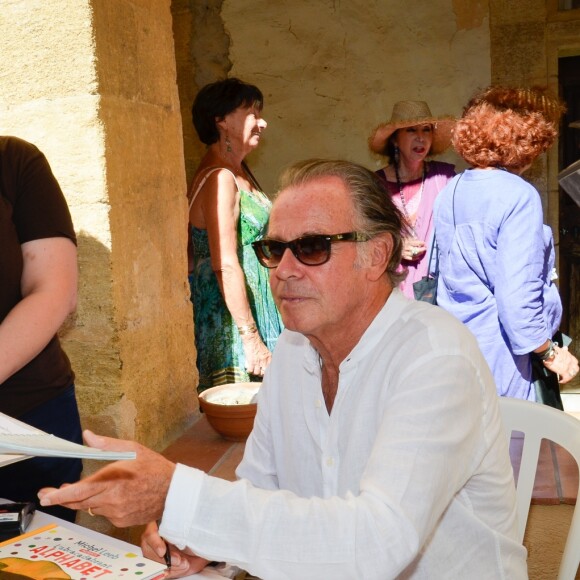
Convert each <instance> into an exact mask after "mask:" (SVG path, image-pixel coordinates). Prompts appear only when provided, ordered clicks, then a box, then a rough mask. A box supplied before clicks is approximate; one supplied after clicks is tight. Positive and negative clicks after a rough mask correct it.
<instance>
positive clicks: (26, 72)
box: [0, 0, 119, 412]
mask: <svg viewBox="0 0 580 580" xmlns="http://www.w3.org/2000/svg"><path fill="white" fill-rule="evenodd" d="M91 19H92V14H91V9H90V5H89V2H75V3H74V4H72V5H71V3H70V2H66V0H62V1H56V0H55V1H52V2H50V3H46V2H44V1H42V0H38V1H30V0H27V1H13V2H4V3H3V5H2V10H1V11H0V38H2V59H0V74H1V77H2V79H3V82H2V83H0V98H1V108H2V113H1V116H0V120H1V127H0V130H1V131H2V133H3V134H14V135H17V136H19V137H22V138H24V139H27V140H29V141H31V142H33V143H35V144H36V145H37V146H39V147H40V149H42V150H43V151H44V153H45V154H46V156H47V158H48V160H49V162H50V164H51V166H52V169H53V172H54V173H55V175H56V177H57V179H58V180H59V182H60V184H61V187H62V188H63V191H64V193H65V196H66V198H67V201H68V204H69V206H70V209H71V213H72V217H73V221H74V224H75V229H76V231H77V236H78V255H79V270H80V279H79V301H78V308H77V312H76V314H75V315H74V317H73V318H72V319H71V320H69V321H68V324H67V325H66V328H65V331H64V332H63V333H62V335H63V343H64V345H65V348H66V350H67V352H68V354H69V356H70V358H71V360H72V362H73V366H74V368H75V370H76V373H77V380H76V383H77V386H78V390H77V392H78V394H79V398H80V399H81V401H83V400H85V402H86V399H85V398H84V397H83V388H84V387H85V386H86V387H87V388H90V387H91V386H92V385H93V384H102V383H105V384H115V382H116V381H117V380H118V378H119V369H118V365H116V364H115V363H114V362H112V361H111V360H110V356H109V355H108V354H107V350H108V349H109V348H110V344H109V343H110V340H111V328H110V318H111V313H112V308H113V305H112V300H111V296H110V293H109V292H107V289H108V287H109V286H110V263H109V258H108V250H107V248H109V247H110V244H111V237H110V230H109V219H108V204H107V194H106V190H105V156H104V133H103V127H102V124H101V121H100V119H99V118H98V103H99V96H98V89H97V79H96V71H95V66H94V64H95V63H94V42H93V37H92V24H91ZM97 363H98V364H97ZM81 410H83V409H81ZM84 410H85V411H89V412H90V410H91V405H90V404H88V405H87V404H85V406H84Z"/></svg>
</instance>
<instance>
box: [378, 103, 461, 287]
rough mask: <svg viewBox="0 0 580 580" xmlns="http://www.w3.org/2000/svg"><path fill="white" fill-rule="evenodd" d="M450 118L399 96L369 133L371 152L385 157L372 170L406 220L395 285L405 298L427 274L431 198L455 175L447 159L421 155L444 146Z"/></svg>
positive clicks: (430, 234) (445, 147) (452, 123)
mask: <svg viewBox="0 0 580 580" xmlns="http://www.w3.org/2000/svg"><path fill="white" fill-rule="evenodd" d="M454 123H455V119H453V117H448V116H445V117H435V116H433V115H432V114H431V111H430V109H429V106H428V105H427V103H425V102H424V101H399V102H397V103H395V106H394V107H393V113H392V115H391V119H390V120H389V121H387V122H386V123H384V124H382V125H379V126H378V127H377V128H376V129H375V130H374V132H373V134H372V135H371V137H370V138H369V147H370V149H371V151H373V152H375V153H379V154H380V155H384V156H386V157H388V159H389V164H388V165H387V166H386V167H383V168H382V169H379V171H377V175H378V176H379V178H380V179H381V180H382V182H383V184H384V186H385V188H386V190H387V192H388V193H389V195H391V197H392V199H393V201H394V202H395V205H396V206H397V207H398V208H399V209H400V210H401V212H402V213H403V215H404V216H405V218H406V220H407V222H408V232H409V234H410V235H408V236H407V237H406V238H405V243H404V246H403V260H402V267H404V268H406V269H407V277H406V278H405V280H404V281H403V282H402V283H401V285H400V288H401V289H402V291H403V293H404V294H405V295H406V296H407V297H409V298H414V294H413V284H414V283H415V282H417V281H418V280H421V278H422V277H423V276H426V275H427V269H428V261H429V260H428V255H429V252H428V250H429V246H430V243H431V239H432V237H433V204H434V202H435V198H436V197H437V194H438V193H439V192H440V191H441V189H443V187H444V186H445V184H446V183H447V182H448V181H449V180H450V179H452V178H453V176H454V175H455V168H454V166H453V165H451V164H450V163H443V162H440V161H429V162H427V161H426V158H427V157H428V156H430V155H438V154H439V153H443V151H445V149H447V148H448V147H449V145H450V143H451V131H452V128H453V125H454Z"/></svg>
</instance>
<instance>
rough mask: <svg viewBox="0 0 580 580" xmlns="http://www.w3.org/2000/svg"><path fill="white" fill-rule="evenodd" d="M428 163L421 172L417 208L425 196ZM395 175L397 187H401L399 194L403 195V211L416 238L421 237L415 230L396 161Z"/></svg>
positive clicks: (424, 164)
mask: <svg viewBox="0 0 580 580" xmlns="http://www.w3.org/2000/svg"><path fill="white" fill-rule="evenodd" d="M426 165H427V164H426V163H423V173H422V174H421V188H420V189H419V194H418V195H419V199H418V200H417V208H418V207H419V205H420V204H421V199H422V198H423V188H424V187H425V176H426V174H427V168H426ZM395 177H396V178H397V187H398V188H399V196H400V197H401V205H402V207H403V213H404V214H405V217H406V218H407V223H408V224H409V227H410V228H411V233H412V234H413V237H414V238H417V239H418V238H419V236H417V231H416V230H415V227H414V225H413V224H412V223H411V216H410V215H409V210H408V209H407V202H406V201H405V194H404V193H403V184H402V183H401V178H400V177H399V164H398V163H395ZM416 224H417V220H415V225H416Z"/></svg>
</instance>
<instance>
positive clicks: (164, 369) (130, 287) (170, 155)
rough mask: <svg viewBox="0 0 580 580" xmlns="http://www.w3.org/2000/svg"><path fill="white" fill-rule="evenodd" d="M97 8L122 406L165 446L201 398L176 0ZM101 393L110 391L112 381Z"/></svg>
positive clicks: (140, 432)
mask: <svg viewBox="0 0 580 580" xmlns="http://www.w3.org/2000/svg"><path fill="white" fill-rule="evenodd" d="M94 9H95V12H94V17H95V25H94V29H95V38H96V62H97V71H98V78H99V85H100V95H101V102H100V111H99V114H100V117H101V119H102V122H103V125H104V127H105V136H106V164H107V188H108V195H109V201H110V224H111V256H110V259H111V266H112V270H111V276H112V280H113V285H112V295H113V301H114V304H115V311H114V323H113V324H114V330H115V339H116V343H117V345H118V350H119V361H118V363H119V365H120V370H121V385H120V390H121V392H122V394H123V401H122V403H121V404H122V409H121V412H120V413H116V415H120V416H122V417H124V416H126V415H127V414H128V415H129V416H131V413H132V412H133V416H134V418H135V420H134V424H133V428H134V431H133V432H132V433H126V434H125V435H128V436H131V437H134V438H136V439H138V440H141V441H144V442H146V443H148V444H150V445H155V446H159V445H161V444H163V443H166V442H167V440H168V436H171V435H175V434H176V433H177V432H178V429H179V428H180V427H182V426H183V425H184V424H186V423H187V422H188V421H189V420H190V418H191V415H192V412H193V411H194V410H195V409H196V408H197V402H196V398H195V386H196V383H197V376H196V372H195V370H194V369H195V359H194V354H195V351H194V347H193V328H192V326H193V322H192V309H191V302H190V301H189V286H188V284H187V266H186V264H187V261H186V256H185V243H184V242H185V225H184V224H185V223H186V220H187V217H186V211H187V208H186V202H185V196H184V191H185V170H184V164H183V145H182V133H181V114H180V109H179V99H178V93H177V85H176V72H175V56H174V51H173V34H172V20H171V12H170V2H169V0H167V1H164V2H161V1H159V0H139V1H137V0H135V1H121V0H107V1H104V0H102V1H95V2H94ZM95 394H97V395H98V397H99V399H100V400H103V399H105V398H107V396H108V394H107V388H106V385H102V386H101V387H100V388H99V389H98V390H95ZM112 398H113V399H114V395H113V397H112ZM133 409H134V411H133ZM121 427H123V425H122V426H121Z"/></svg>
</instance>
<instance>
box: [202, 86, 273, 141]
mask: <svg viewBox="0 0 580 580" xmlns="http://www.w3.org/2000/svg"><path fill="white" fill-rule="evenodd" d="M252 105H255V106H256V107H257V108H258V109H259V110H262V107H263V106H264V96H263V95H262V92H261V91H260V89H259V88H258V87H256V86H254V85H250V84H248V83H245V82H243V81H241V80H240V79H236V78H231V79H225V80H221V81H216V82H215V83H210V84H209V85H205V86H204V87H203V88H202V89H201V90H200V91H199V93H197V96H196V97H195V100H194V101H193V106H192V107H191V116H192V119H193V126H194V127H195V130H196V131H197V135H198V137H199V139H200V141H201V142H202V143H205V144H206V145H211V144H212V143H217V142H218V141H219V138H220V135H219V131H218V129H217V125H216V119H221V118H223V117H225V116H226V115H227V114H228V113H231V112H232V111H235V110H236V109H237V108H238V107H241V106H244V107H251V106H252Z"/></svg>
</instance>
